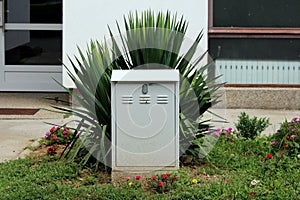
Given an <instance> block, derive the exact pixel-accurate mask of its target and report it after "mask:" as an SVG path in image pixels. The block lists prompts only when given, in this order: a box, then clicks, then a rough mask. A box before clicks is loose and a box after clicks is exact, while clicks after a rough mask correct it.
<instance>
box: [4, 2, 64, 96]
mask: <svg viewBox="0 0 300 200" xmlns="http://www.w3.org/2000/svg"><path fill="white" fill-rule="evenodd" d="M0 2H1V3H0V8H1V7H2V11H1V14H2V20H0V21H2V22H1V24H0V91H62V88H61V87H60V86H59V84H57V83H56V82H55V81H54V80H57V81H58V82H61V81H62V64H61V60H62V0H21V1H20V0H2V1H1V0H0Z"/></svg>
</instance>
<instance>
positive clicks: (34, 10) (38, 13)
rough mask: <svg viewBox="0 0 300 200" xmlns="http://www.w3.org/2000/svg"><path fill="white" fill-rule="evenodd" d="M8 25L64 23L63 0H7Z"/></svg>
mask: <svg viewBox="0 0 300 200" xmlns="http://www.w3.org/2000/svg"><path fill="white" fill-rule="evenodd" d="M5 5H6V10H7V12H6V23H41V24H44V23H45V24H61V23H62V0H7V1H6V4H5Z"/></svg>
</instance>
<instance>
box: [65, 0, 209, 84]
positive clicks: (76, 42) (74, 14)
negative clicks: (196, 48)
mask: <svg viewBox="0 0 300 200" xmlns="http://www.w3.org/2000/svg"><path fill="white" fill-rule="evenodd" d="M63 7H64V8H63V63H64V64H66V65H67V66H68V65H69V62H68V58H67V56H68V55H69V56H70V57H73V56H74V55H78V54H77V47H76V46H79V47H80V48H81V49H83V50H84V49H86V46H87V44H88V42H89V41H90V40H91V39H93V40H98V41H103V38H104V36H105V37H106V38H109V34H108V30H107V25H109V26H110V27H111V29H112V31H113V32H114V33H116V32H117V31H116V26H115V24H116V23H115V22H116V20H117V21H118V22H119V24H120V25H122V24H123V16H124V15H127V14H128V13H129V12H130V11H131V12H135V11H136V10H137V11H139V12H140V11H144V10H147V9H149V8H150V9H152V10H154V11H167V10H169V11H171V13H172V14H175V13H177V15H178V16H181V15H183V16H184V18H185V19H186V20H187V21H188V22H189V28H188V31H187V37H188V38H191V39H194V38H195V37H196V36H197V35H198V33H199V32H200V31H201V30H202V29H203V32H204V36H203V39H202V41H201V47H202V48H203V49H204V50H206V49H207V27H208V3H207V1H204V0H188V1H180V0H164V1H162V0H151V1H150V0H127V1H121V0H110V1H108V0H88V1H82V0H72V1H68V0H64V1H63ZM123 30H124V28H123ZM63 83H64V85H65V86H66V87H70V88H72V87H74V84H73V83H72V81H71V80H70V79H69V78H68V76H67V74H66V70H65V69H64V70H63Z"/></svg>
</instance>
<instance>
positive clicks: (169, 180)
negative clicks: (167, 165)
mask: <svg viewBox="0 0 300 200" xmlns="http://www.w3.org/2000/svg"><path fill="white" fill-rule="evenodd" d="M176 179H177V176H176V175H175V174H169V173H167V174H162V175H154V176H152V177H151V178H150V179H149V180H148V187H149V189H150V190H151V191H153V192H156V193H165V192H168V191H170V190H171V189H173V188H174V182H175V181H176Z"/></svg>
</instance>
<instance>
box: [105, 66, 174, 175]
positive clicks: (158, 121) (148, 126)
mask: <svg viewBox="0 0 300 200" xmlns="http://www.w3.org/2000/svg"><path fill="white" fill-rule="evenodd" d="M111 81H112V90H111V93H112V94H111V98H112V99H111V102H112V103H111V105H112V167H113V169H119V170H122V169H124V170H130V169H133V168H132V167H134V168H135V169H143V170H147V167H150V168H151V169H152V168H165V167H167V168H173V169H178V167H179V94H178V93H179V72H178V71H177V70H114V71H113V72H112V78H111Z"/></svg>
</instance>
